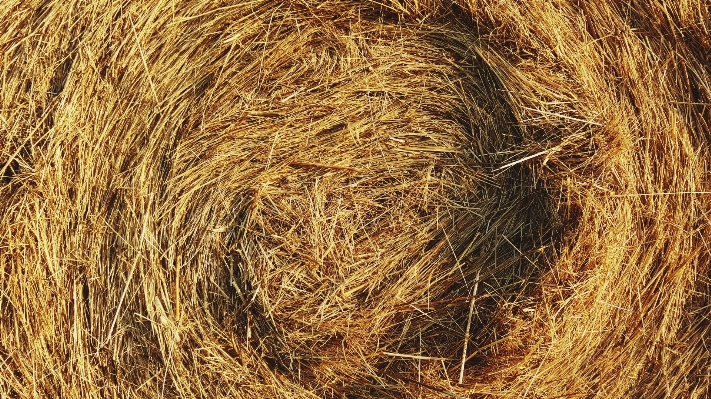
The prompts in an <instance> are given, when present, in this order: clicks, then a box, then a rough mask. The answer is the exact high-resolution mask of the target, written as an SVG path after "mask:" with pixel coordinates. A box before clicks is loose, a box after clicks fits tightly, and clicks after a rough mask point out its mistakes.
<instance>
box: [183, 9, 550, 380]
mask: <svg viewBox="0 0 711 399" xmlns="http://www.w3.org/2000/svg"><path fill="white" fill-rule="evenodd" d="M320 12H321V13H322V15H319V16H313V17H312V18H306V19H300V20H298V21H297V20H296V19H293V18H289V17H288V16H282V17H276V16H274V17H272V19H271V20H270V21H268V22H269V24H271V25H270V26H271V27H272V29H271V31H270V33H269V40H268V41H267V40H266V39H265V38H261V39H260V37H261V36H259V35H260V34H263V32H260V33H255V32H251V33H250V32H244V33H243V34H241V33H240V32H237V33H236V34H235V37H239V39H235V40H239V41H240V44H239V45H240V46H250V45H252V46H255V48H254V49H253V50H252V51H246V50H244V52H243V55H242V56H240V57H236V58H235V60H234V61H233V62H234V63H236V65H232V66H231V67H230V69H229V70H228V71H222V72H221V73H220V78H219V82H218V83H215V85H225V86H227V88H224V89H223V88H220V90H219V91H217V90H216V91H215V93H212V94H210V95H211V96H212V97H211V101H212V102H214V103H215V104H225V106H224V107H217V108H216V109H214V110H213V112H214V114H215V115H219V117H217V116H215V117H211V116H210V115H207V116H206V117H205V118H204V119H203V122H201V123H203V124H202V126H201V129H200V132H201V133H200V134H197V133H196V135H195V136H194V137H193V138H192V139H191V140H193V143H194V144H195V145H186V146H185V147H184V148H181V152H182V153H183V154H185V156H186V157H192V156H197V157H199V158H200V159H203V160H207V161H205V162H203V163H201V164H200V168H201V169H202V170H207V171H208V172H207V173H203V174H202V175H204V176H209V171H220V172H219V173H220V176H221V177H220V180H219V181H218V182H215V183H214V184H213V183H211V184H212V186H213V187H214V188H215V189H214V190H212V191H211V192H209V193H207V194H201V195H202V196H205V195H206V196H208V197H209V198H207V199H205V198H203V199H201V200H199V201H198V202H201V203H210V204H213V206H219V204H225V205H224V207H225V208H228V209H231V210H232V215H233V219H232V221H231V222H229V225H226V226H225V227H224V228H221V230H226V232H227V234H226V235H225V237H226V238H225V239H226V243H225V248H228V250H227V254H228V255H227V264H228V265H229V267H230V268H231V270H229V276H231V277H229V278H227V277H226V280H229V281H225V282H224V289H225V291H229V292H232V295H233V297H234V298H235V301H236V304H237V306H236V311H237V312H238V317H237V325H238V326H239V329H240V330H241V331H242V332H243V334H245V336H247V337H246V339H249V340H250V342H251V345H253V347H254V348H256V349H258V350H259V351H261V352H262V353H263V354H264V356H265V357H266V358H267V359H271V361H272V362H273V364H274V365H275V366H277V367H279V368H280V369H281V370H282V371H284V372H294V373H295V374H294V375H296V374H298V375H299V378H302V379H305V380H312V381H322V382H323V381H334V380H335V381H339V383H340V384H346V385H348V383H355V382H358V383H362V382H364V381H372V379H373V378H381V377H382V373H383V372H392V371H393V370H400V369H403V370H406V369H408V368H411V367H413V365H412V364H411V363H409V362H402V361H400V360H399V359H398V354H410V355H414V356H416V357H423V358H444V359H455V358H461V351H462V344H463V341H464V328H465V324H466V320H467V316H468V315H467V313H468V309H469V306H468V304H469V300H470V299H471V298H472V297H473V295H474V294H475V293H474V287H475V286H477V285H478V292H476V295H477V301H478V302H477V303H478V304H477V307H476V309H477V316H476V317H475V318H474V322H473V323H474V327H472V328H473V329H475V330H476V331H478V332H477V333H475V334H473V335H472V336H476V338H477V339H479V342H483V341H486V340H493V338H492V337H491V336H490V335H491V334H489V333H487V331H489V330H490V329H489V330H487V328H488V327H487V326H488V324H487V323H489V321H488V320H490V317H489V316H490V315H491V314H492V312H497V311H498V310H499V309H501V306H502V304H504V303H507V301H510V300H511V296H512V295H515V294H517V293H520V292H521V291H522V290H525V285H526V283H527V282H528V281H530V280H531V278H530V277H531V275H535V273H536V272H537V271H536V268H537V267H538V266H535V265H540V264H541V262H539V261H538V254H539V252H536V251H532V250H533V249H534V248H538V247H539V246H540V245H541V243H542V242H543V241H545V240H547V238H546V237H548V235H549V233H550V230H551V227H550V225H551V222H550V221H549V217H548V215H547V212H546V199H545V195H542V194H541V192H540V190H537V189H535V188H534V184H533V179H532V176H531V172H530V171H529V170H528V169H527V168H525V167H523V166H520V165H519V166H517V167H511V168H508V169H505V170H498V168H499V167H500V166H502V165H503V164H505V162H506V161H507V160H509V159H510V155H511V151H512V150H514V149H516V148H517V146H520V145H521V143H520V134H519V132H518V131H517V128H516V125H515V121H514V120H513V117H512V116H511V112H510V110H509V109H508V107H507V104H506V101H505V94H504V93H503V91H502V90H501V88H500V87H498V86H497V81H496V78H495V77H494V74H493V73H492V72H491V71H490V70H489V69H488V67H487V66H486V65H485V64H484V63H483V62H482V61H481V60H480V59H479V58H478V57H477V56H476V55H475V53H474V52H473V50H472V48H473V47H472V46H473V43H475V41H474V38H473V37H471V36H468V35H465V34H462V33H456V32H453V31H452V29H454V28H456V27H452V26H450V27H448V28H446V29H445V28H442V29H441V30H437V29H434V30H433V29H431V28H430V30H425V29H424V28H422V27H418V26H408V25H403V24H399V23H395V22H393V23H390V22H387V21H383V20H382V18H381V17H380V16H379V15H370V16H368V15H367V13H366V12H365V11H364V10H353V11H352V15H351V16H350V18H348V17H347V16H343V15H340V16H339V18H338V19H337V20H335V21H334V20H333V19H332V18H330V16H331V15H330V14H329V10H328V7H324V9H323V10H321V11H320ZM339 12H342V10H339ZM371 12H372V11H371ZM265 23H266V21H265ZM254 43H259V44H258V45H256V44H254ZM240 74H241V75H244V76H254V77H255V79H244V78H241V75H240ZM198 136H200V137H198ZM205 143H210V144H209V145H205ZM188 149H192V150H191V151H188ZM189 152H190V153H193V154H194V153H195V152H198V154H197V155H191V154H190V153H189ZM205 168H206V169H205ZM226 168H227V169H228V171H227V172H225V169H226ZM186 175H187V174H186ZM204 180H206V181H207V180H209V179H208V178H207V177H205V178H204ZM186 184H187V183H186ZM186 198H187V197H186ZM224 275H225V276H227V275H228V274H227V273H225V274H224ZM476 276H480V278H479V279H478V280H477V278H476ZM499 321H500V320H499ZM473 331H474V330H473ZM495 334H496V333H495V332H494V335H495ZM499 334H500V333H499ZM406 359H407V358H406ZM409 359H410V360H409V361H411V360H412V359H411V358H409ZM393 361H396V362H398V363H396V364H395V365H393ZM455 364H458V361H452V362H449V363H448V366H452V367H454V365H455ZM437 367H438V368H439V370H441V365H439V363H437ZM297 368H298V370H299V371H298V373H296V370H297ZM401 371H402V370H401Z"/></svg>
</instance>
